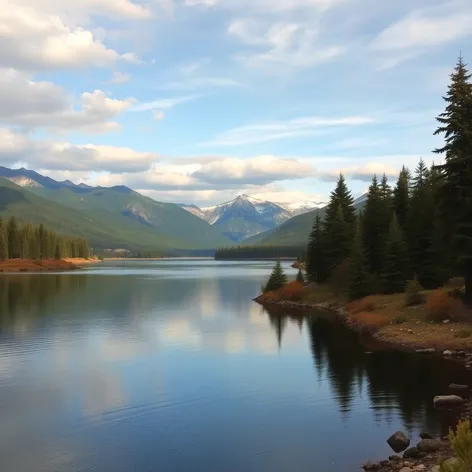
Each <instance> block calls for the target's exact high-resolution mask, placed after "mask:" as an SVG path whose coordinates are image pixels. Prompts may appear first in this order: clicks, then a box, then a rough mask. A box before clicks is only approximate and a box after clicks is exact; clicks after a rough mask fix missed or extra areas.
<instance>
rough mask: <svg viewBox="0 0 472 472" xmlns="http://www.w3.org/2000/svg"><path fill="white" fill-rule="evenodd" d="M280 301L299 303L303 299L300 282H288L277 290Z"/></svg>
mask: <svg viewBox="0 0 472 472" xmlns="http://www.w3.org/2000/svg"><path fill="white" fill-rule="evenodd" d="M277 293H278V295H279V297H280V299H281V300H289V301H291V302H299V301H300V300H301V299H302V298H303V285H302V284H301V283H300V282H289V283H288V284H285V285H284V286H283V287H282V288H280V289H279V290H277Z"/></svg>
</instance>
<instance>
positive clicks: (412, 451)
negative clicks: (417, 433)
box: [403, 447, 420, 459]
mask: <svg viewBox="0 0 472 472" xmlns="http://www.w3.org/2000/svg"><path fill="white" fill-rule="evenodd" d="M419 454H420V451H419V450H418V449H417V448H416V447H410V448H409V449H407V450H406V451H405V452H404V453H403V457H405V458H406V459H416V458H417V457H418V455H419Z"/></svg>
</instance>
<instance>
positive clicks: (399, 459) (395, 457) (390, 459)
mask: <svg viewBox="0 0 472 472" xmlns="http://www.w3.org/2000/svg"><path fill="white" fill-rule="evenodd" d="M388 460H389V461H392V462H398V461H401V460H402V458H401V457H400V456H389V457H388Z"/></svg>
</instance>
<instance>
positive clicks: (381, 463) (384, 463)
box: [379, 461, 390, 466]
mask: <svg viewBox="0 0 472 472" xmlns="http://www.w3.org/2000/svg"><path fill="white" fill-rule="evenodd" d="M379 464H380V465H382V466H385V465H388V464H390V461H380V462H379Z"/></svg>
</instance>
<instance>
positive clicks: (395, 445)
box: [387, 431, 410, 453]
mask: <svg viewBox="0 0 472 472" xmlns="http://www.w3.org/2000/svg"><path fill="white" fill-rule="evenodd" d="M387 443H388V445H389V446H390V447H391V448H392V449H393V450H394V451H395V452H397V453H398V452H402V451H404V450H405V449H406V448H407V447H408V446H409V445H410V440H409V439H408V438H407V437H406V435H405V433H403V432H401V431H397V432H396V433H395V434H392V435H391V436H390V437H389V438H388V439H387Z"/></svg>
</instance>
